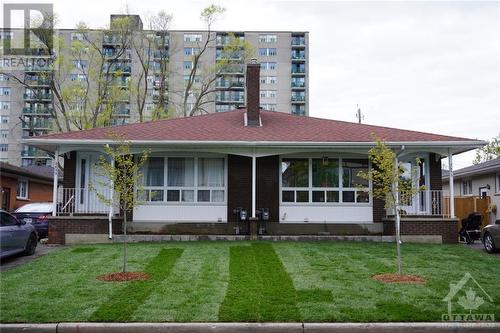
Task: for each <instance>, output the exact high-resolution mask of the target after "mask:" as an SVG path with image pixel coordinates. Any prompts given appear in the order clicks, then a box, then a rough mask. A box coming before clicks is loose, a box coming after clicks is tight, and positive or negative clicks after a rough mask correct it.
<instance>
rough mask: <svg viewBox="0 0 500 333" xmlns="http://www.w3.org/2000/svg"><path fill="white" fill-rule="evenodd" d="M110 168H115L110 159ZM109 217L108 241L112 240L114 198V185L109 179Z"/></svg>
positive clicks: (112, 160) (113, 161)
mask: <svg viewBox="0 0 500 333" xmlns="http://www.w3.org/2000/svg"><path fill="white" fill-rule="evenodd" d="M111 167H112V168H113V169H114V168H115V159H114V158H111ZM109 183H110V184H109V186H110V187H109V200H110V201H109V215H108V221H109V239H112V238H113V203H114V200H113V199H114V197H115V183H114V182H113V180H112V179H111V180H110V182H109Z"/></svg>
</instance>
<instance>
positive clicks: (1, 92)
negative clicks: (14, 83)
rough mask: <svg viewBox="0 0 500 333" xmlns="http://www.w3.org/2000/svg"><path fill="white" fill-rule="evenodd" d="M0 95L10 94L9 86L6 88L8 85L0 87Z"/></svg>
mask: <svg viewBox="0 0 500 333" xmlns="http://www.w3.org/2000/svg"><path fill="white" fill-rule="evenodd" d="M0 95H2V96H10V88H8V87H0Z"/></svg>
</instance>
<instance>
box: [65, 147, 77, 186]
mask: <svg viewBox="0 0 500 333" xmlns="http://www.w3.org/2000/svg"><path fill="white" fill-rule="evenodd" d="M75 175H76V151H72V152H69V153H67V154H66V155H64V176H63V180H62V186H63V187H64V188H74V187H75Z"/></svg>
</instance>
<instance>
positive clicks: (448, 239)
mask: <svg viewBox="0 0 500 333" xmlns="http://www.w3.org/2000/svg"><path fill="white" fill-rule="evenodd" d="M383 223H384V235H395V234H396V230H395V224H394V219H385V220H384V222H383ZM457 224H458V220H457V219H437V218H425V217H421V218H402V219H401V235H440V236H441V237H442V238H443V243H445V244H456V243H458V232H457Z"/></svg>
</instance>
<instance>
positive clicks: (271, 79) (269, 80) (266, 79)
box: [260, 76, 276, 84]
mask: <svg viewBox="0 0 500 333" xmlns="http://www.w3.org/2000/svg"><path fill="white" fill-rule="evenodd" d="M260 83H261V84H276V76H262V77H261V78H260Z"/></svg>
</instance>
